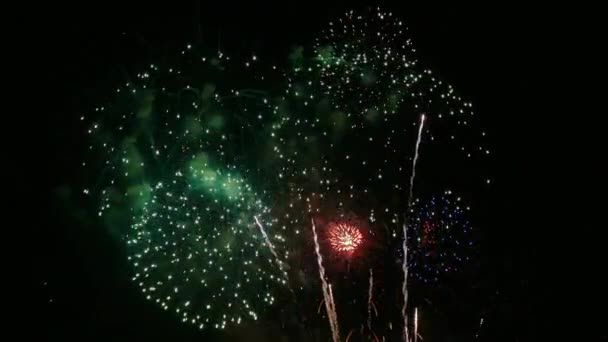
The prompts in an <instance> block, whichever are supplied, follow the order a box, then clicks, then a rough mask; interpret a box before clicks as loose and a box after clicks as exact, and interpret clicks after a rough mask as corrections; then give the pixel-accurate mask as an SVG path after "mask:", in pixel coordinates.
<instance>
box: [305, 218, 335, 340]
mask: <svg viewBox="0 0 608 342" xmlns="http://www.w3.org/2000/svg"><path fill="white" fill-rule="evenodd" d="M311 224H312V234H313V238H314V243H315V252H316V254H317V263H318V266H319V279H321V289H322V290H323V300H324V302H325V309H326V312H327V319H328V320H329V326H330V328H331V335H332V339H333V341H334V342H338V341H340V333H339V331H338V317H337V315H336V306H335V303H334V299H333V292H332V290H331V285H328V284H327V280H326V279H325V268H324V267H323V257H322V256H321V248H320V247H319V240H318V238H317V228H316V225H315V221H314V220H311Z"/></svg>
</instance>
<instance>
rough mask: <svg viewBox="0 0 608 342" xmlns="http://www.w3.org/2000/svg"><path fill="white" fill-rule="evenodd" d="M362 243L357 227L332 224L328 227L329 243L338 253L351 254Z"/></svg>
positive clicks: (345, 224) (341, 223)
mask: <svg viewBox="0 0 608 342" xmlns="http://www.w3.org/2000/svg"><path fill="white" fill-rule="evenodd" d="M362 241H363V235H361V232H360V231H359V229H357V227H355V226H354V225H351V224H349V223H343V222H339V223H332V224H330V227H329V242H330V243H331V246H332V247H333V248H334V249H335V250H336V251H338V252H345V253H348V254H351V253H353V252H354V251H355V250H356V249H357V247H359V245H360V244H361V242H362Z"/></svg>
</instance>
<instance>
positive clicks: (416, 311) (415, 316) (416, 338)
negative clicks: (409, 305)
mask: <svg viewBox="0 0 608 342" xmlns="http://www.w3.org/2000/svg"><path fill="white" fill-rule="evenodd" d="M414 342H418V308H415V309H414Z"/></svg>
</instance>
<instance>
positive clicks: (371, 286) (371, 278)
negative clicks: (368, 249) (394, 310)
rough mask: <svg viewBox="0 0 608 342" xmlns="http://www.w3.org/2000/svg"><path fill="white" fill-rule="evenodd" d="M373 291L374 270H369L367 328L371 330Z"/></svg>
mask: <svg viewBox="0 0 608 342" xmlns="http://www.w3.org/2000/svg"><path fill="white" fill-rule="evenodd" d="M373 289H374V270H373V269H371V268H370V269H369V290H368V292H367V328H368V329H369V330H370V331H371V330H372V299H373V295H374V293H373Z"/></svg>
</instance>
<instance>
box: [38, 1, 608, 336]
mask: <svg viewBox="0 0 608 342" xmlns="http://www.w3.org/2000/svg"><path fill="white" fill-rule="evenodd" d="M367 4H369V2H368V3H366V4H363V5H367ZM363 5H359V4H356V5H354V4H353V2H346V1H326V2H325V3H313V2H306V1H291V2H284V3H282V4H274V3H271V2H257V1H256V2H233V1H220V2H214V3H206V4H197V3H196V2H188V1H187V2H182V3H179V4H175V3H171V4H170V3H165V4H158V5H156V4H140V5H136V4H128V5H126V4H107V3H105V2H99V3H97V4H88V3H87V4H73V5H53V6H51V5H44V6H42V7H40V6H37V8H36V9H37V10H36V12H37V14H36V15H33V16H32V17H31V18H30V19H31V21H32V22H33V23H34V25H33V26H34V27H35V28H36V29H35V30H33V32H34V33H33V34H32V36H31V37H29V38H28V39H27V40H26V41H29V42H31V44H32V45H33V46H31V47H30V49H32V50H33V52H32V53H31V54H29V58H31V59H32V60H31V61H30V60H29V59H28V60H27V62H28V63H32V64H35V65H36V69H38V68H39V69H40V72H39V75H38V77H39V79H41V84H39V85H37V89H40V92H41V94H39V96H40V97H39V99H40V100H39V102H41V103H44V108H45V109H44V113H39V114H37V115H39V117H40V120H39V122H40V123H42V124H43V125H42V126H43V128H42V129H43V131H44V132H45V134H44V135H45V136H48V141H47V142H46V145H45V146H44V147H43V149H44V151H45V153H44V156H41V157H40V158H39V159H38V161H37V163H38V164H43V165H46V166H44V167H43V168H44V169H45V170H46V171H47V173H46V174H47V179H46V180H47V184H45V185H44V188H45V189H48V190H49V191H47V193H49V197H48V198H45V201H44V202H42V203H43V205H42V207H44V208H45V209H46V208H48V210H43V211H42V213H41V215H39V217H37V218H34V221H38V220H39V223H38V224H37V227H35V228H34V231H35V232H36V236H37V237H39V239H37V241H35V246H36V248H35V250H36V251H37V252H38V253H35V254H34V257H33V260H32V266H31V272H28V273H30V279H31V280H32V284H33V287H32V291H33V295H32V296H31V298H33V309H32V310H31V312H32V314H31V315H33V317H34V321H35V322H36V324H35V325H34V326H36V327H37V329H36V331H35V332H36V333H38V334H42V336H44V337H46V338H45V340H52V341H66V340H72V339H73V340H76V339H78V340H81V341H123V340H124V341H127V340H128V341H194V340H198V341H200V340H207V339H209V338H211V339H212V338H214V337H215V336H214V335H207V336H201V335H199V334H198V332H196V331H194V330H192V329H190V327H188V326H184V325H181V324H179V323H177V322H176V321H174V320H172V318H171V317H170V316H168V315H165V314H163V313H161V312H159V311H157V310H155V309H152V310H150V308H149V307H148V306H147V304H146V303H145V301H143V300H140V299H139V298H138V297H137V293H136V291H135V290H134V289H133V288H130V287H129V283H128V282H127V281H126V280H125V279H122V278H120V277H116V276H115V274H116V270H115V268H116V267H125V268H126V267H127V264H126V262H124V261H123V260H121V258H120V255H117V254H116V253H114V251H115V250H116V246H115V245H114V244H115V242H113V241H112V240H111V238H110V237H109V236H105V235H104V234H102V233H100V232H95V231H93V230H91V231H87V232H83V231H82V229H81V228H82V227H75V226H74V225H73V223H72V222H71V221H70V220H69V219H67V218H66V217H64V216H65V215H62V214H61V213H60V211H61V208H59V207H60V205H59V204H58V203H57V201H56V197H55V196H56V194H57V189H59V188H60V187H61V186H62V185H64V184H66V183H69V181H70V179H72V177H75V176H76V171H75V165H77V163H78V161H79V157H80V153H81V152H82V149H81V147H82V144H83V143H82V141H79V140H78V139H79V137H80V136H79V134H77V133H76V132H77V130H78V129H79V126H78V124H77V118H78V117H79V116H80V115H81V113H84V112H87V111H89V110H90V108H91V107H93V106H94V105H95V104H96V103H97V101H98V100H99V94H100V93H104V92H106V93H109V91H110V90H111V89H112V88H113V86H114V85H116V84H118V83H123V82H124V80H125V78H126V77H127V76H128V74H129V71H130V70H133V69H134V68H135V67H137V66H138V65H141V64H144V63H149V62H150V61H153V60H154V59H155V58H158V57H162V56H165V55H167V54H171V53H175V51H176V49H177V48H178V47H182V46H183V45H184V44H185V43H186V42H191V43H200V42H204V43H205V44H208V45H210V46H218V44H219V46H220V47H221V48H222V49H224V50H226V51H229V52H230V51H233V52H234V53H236V54H238V53H239V52H249V51H251V50H254V51H256V53H258V55H259V56H261V57H262V58H264V59H265V60H272V61H276V63H277V64H279V65H280V64H281V63H284V61H285V56H286V55H287V53H288V52H289V51H290V49H291V48H292V47H293V46H295V45H307V44H309V43H310V42H311V41H312V38H313V37H314V36H315V34H316V33H317V32H318V31H319V30H320V29H322V28H323V27H324V26H325V24H326V23H327V22H328V21H329V20H331V19H332V18H334V17H336V16H338V15H340V14H342V13H343V12H344V11H346V10H349V9H351V8H355V9H356V8H360V7H362V6H363ZM382 7H383V8H385V9H387V10H390V11H392V12H394V14H395V15H397V16H399V17H401V18H403V20H404V22H405V23H406V25H407V26H408V27H409V28H410V33H411V36H412V38H413V40H414V44H415V45H416V46H417V48H418V52H419V57H420V60H422V61H423V62H424V63H425V64H426V65H428V66H430V67H431V68H432V69H433V70H434V71H436V72H437V73H439V75H441V77H442V78H443V79H444V80H446V81H447V82H449V83H451V84H453V85H454V86H455V88H456V89H457V90H458V91H459V92H460V93H461V94H462V95H463V97H465V98H467V99H469V100H471V101H472V102H473V103H474V105H475V107H476V109H477V110H476V112H477V113H478V114H479V115H480V116H481V118H482V120H483V122H484V124H485V125H487V127H488V131H489V132H490V134H491V136H492V139H493V140H494V141H493V144H494V150H495V155H497V157H496V160H495V165H493V167H494V168H495V170H496V180H497V181H496V186H495V192H494V193H493V194H492V196H491V197H492V198H491V200H492V201H493V202H492V203H493V204H492V206H491V208H490V209H488V210H489V212H488V213H487V215H488V216H491V217H493V219H494V222H497V224H496V226H495V227H492V229H491V230H489V231H488V232H486V234H485V236H484V241H483V242H484V243H485V245H484V250H485V251H486V252H485V254H483V258H484V262H483V265H484V266H483V267H482V270H481V271H482V272H483V273H484V276H483V279H484V282H483V285H481V288H480V289H479V296H478V297H477V298H476V299H475V303H473V304H471V306H472V307H475V309H476V310H479V312H480V315H481V314H483V315H484V317H485V323H484V324H486V325H485V326H484V329H483V330H482V334H481V336H480V340H481V341H539V340H542V339H543V338H544V337H547V336H555V335H554V334H555V333H556V330H557V329H556V325H555V324H556V323H555V322H556V320H558V321H561V322H567V321H568V320H569V319H567V318H563V317H559V316H562V315H561V314H560V313H559V311H555V310H553V308H555V307H556V303H559V301H563V300H564V294H563V293H559V292H558V291H557V290H556V289H555V287H554V286H553V285H552V284H553V283H554V282H555V281H556V280H553V278H552V277H551V276H550V274H552V273H553V272H554V271H556V270H558V271H559V268H560V266H559V261H557V260H556V259H562V258H563V259H568V256H565V255H563V254H560V253H564V252H563V251H562V252H560V250H562V247H560V246H559V245H557V246H556V245H554V241H556V238H555V237H552V236H553V235H554V234H567V233H558V232H555V231H552V227H551V224H550V223H549V222H550V220H549V219H546V217H548V216H554V215H555V212H553V210H552V209H551V207H550V205H549V204H548V203H547V202H546V201H545V199H544V196H546V195H547V191H548V190H549V189H550V188H553V187H554V186H555V185H556V184H559V180H557V179H556V178H557V176H552V175H550V174H549V175H548V174H547V173H546V172H545V171H541V169H540V168H538V167H537V166H539V165H541V164H543V163H544V160H545V159H549V158H552V157H553V155H554V154H557V153H559V151H557V150H556V149H555V148H552V146H551V144H550V143H549V142H548V141H546V139H547V136H545V135H543V134H539V129H540V128H542V127H544V129H546V130H551V129H552V127H551V125H545V123H546V122H547V121H549V122H550V121H551V120H552V119H551V116H552V115H554V113H552V112H551V111H550V110H549V109H548V106H547V105H546V103H543V101H542V100H541V98H544V97H541V93H544V92H545V91H543V90H542V89H545V90H546V87H545V85H546V83H547V82H548V75H549V74H550V73H551V70H555V69H554V68H553V63H555V61H554V60H552V58H551V54H549V53H547V50H548V45H549V44H550V43H551V42H553V41H554V39H555V37H554V35H555V31H554V30H553V29H552V26H551V25H550V24H548V21H546V20H545V19H546V16H550V13H549V12H546V11H538V10H536V11H531V10H530V9H529V8H526V7H512V8H509V7H506V6H505V7H499V6H496V7H493V8H475V9H473V8H468V9H467V8H443V7H441V6H439V5H435V6H432V5H428V6H424V7H421V6H414V5H407V4H401V5H390V4H387V5H383V6H382ZM32 96H34V95H32ZM541 131H542V130H541ZM542 170H544V169H542ZM551 177H554V178H551ZM47 201H49V202H50V203H49V202H47ZM560 232H561V230H560ZM38 240H39V241H38ZM116 278H118V279H116ZM589 297H590V296H583V298H589ZM585 301H586V300H585ZM586 305H588V304H586ZM559 306H560V305H559V304H558V305H557V307H559ZM588 307H590V306H585V308H588ZM455 312H458V310H455ZM469 314H471V313H470V312H469ZM564 315H573V316H574V315H575V313H573V312H564ZM603 316H604V317H605V314H604V315H603ZM579 320H582V319H579ZM572 322H574V321H571V324H574V323H572ZM576 322H578V321H576ZM429 324H430V325H431V326H432V322H431V323H429ZM469 328H470V329H469ZM592 328H593V326H592ZM467 329H469V331H470V332H472V333H473V335H474V329H473V328H472V327H467ZM452 330H455V331H457V330H458V329H452ZM465 330H466V329H465ZM460 333H461V332H460ZM463 336H466V334H460V335H459V336H458V338H455V339H454V340H455V341H466V340H471V339H467V338H465V337H463ZM604 336H605V335H604ZM204 338H207V339H204Z"/></svg>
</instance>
